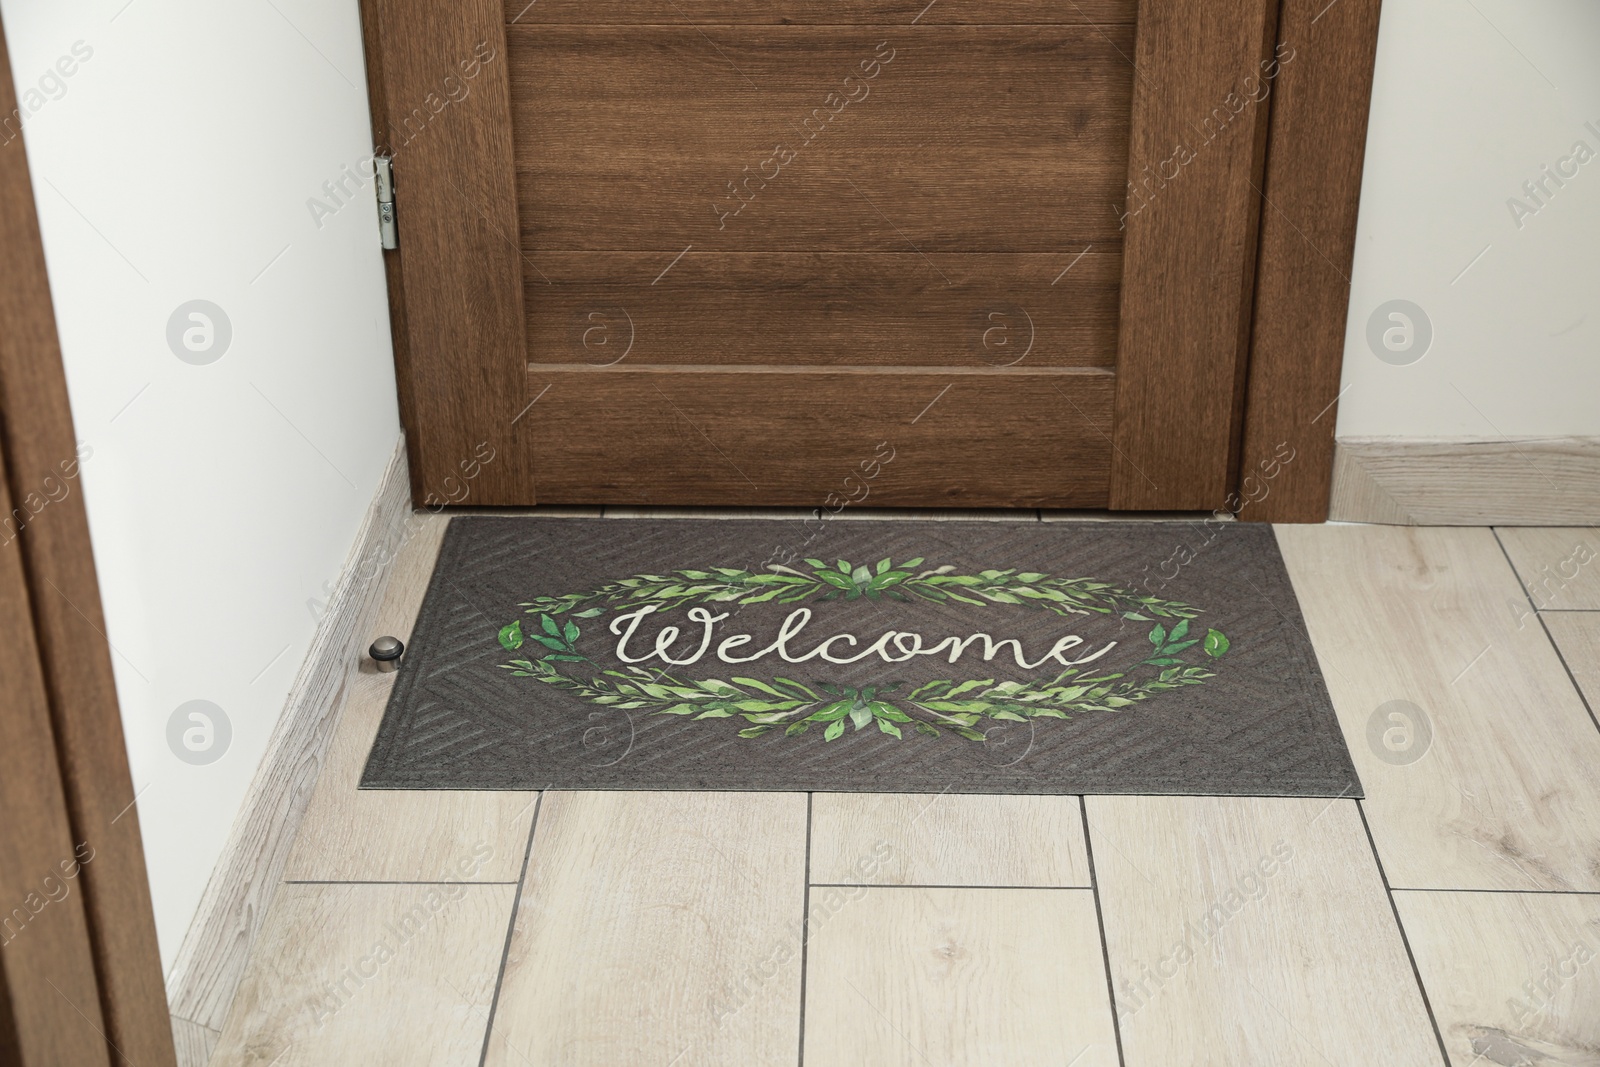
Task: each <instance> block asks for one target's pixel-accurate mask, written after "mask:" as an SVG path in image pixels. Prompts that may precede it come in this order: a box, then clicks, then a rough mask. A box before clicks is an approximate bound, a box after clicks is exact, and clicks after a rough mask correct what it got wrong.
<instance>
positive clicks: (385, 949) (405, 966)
mask: <svg viewBox="0 0 1600 1067" xmlns="http://www.w3.org/2000/svg"><path fill="white" fill-rule="evenodd" d="M515 898H516V889H515V887H514V886H505V885H452V886H419V885H407V886H400V885H381V886H379V885H286V886H281V887H280V888H279V890H278V892H277V894H276V895H275V896H274V897H273V900H272V906H271V909H270V911H269V914H268V916H267V920H266V923H265V925H264V926H263V929H262V933H261V937H260V938H259V939H258V940H257V942H256V946H255V950H254V952H253V953H252V954H251V958H250V965H249V969H248V970H247V971H246V972H245V977H244V981H243V982H242V983H241V984H240V986H239V996H238V998H237V999H236V1000H235V1001H234V1003H233V1010H232V1011H231V1012H229V1014H228V1021H227V1024H226V1025H225V1026H224V1027H223V1030H222V1039H221V1040H220V1042H218V1044H217V1049H216V1052H215V1054H214V1055H213V1056H212V1059H211V1067H267V1065H269V1064H270V1065H271V1067H345V1065H348V1064H355V1063H381V1064H384V1065H385V1067H404V1065H408V1064H415V1065H417V1067H475V1065H476V1064H477V1063H478V1057H479V1055H480V1053H481V1051H482V1047H483V1035H484V1031H485V1027H486V1026H487V1023H488V1016H489V1005H490V1000H491V998H492V997H493V995H494V984H495V976H496V974H497V973H498V972H499V968H500V958H501V954H502V951H503V949H504V945H505V931H506V925H507V924H508V923H509V922H510V919H511V908H512V905H513V903H514V901H515Z"/></svg>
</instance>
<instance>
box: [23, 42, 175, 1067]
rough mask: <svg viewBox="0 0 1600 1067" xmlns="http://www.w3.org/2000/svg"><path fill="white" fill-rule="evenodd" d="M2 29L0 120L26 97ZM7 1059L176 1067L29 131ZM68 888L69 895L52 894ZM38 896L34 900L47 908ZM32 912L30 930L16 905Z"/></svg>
mask: <svg viewBox="0 0 1600 1067" xmlns="http://www.w3.org/2000/svg"><path fill="white" fill-rule="evenodd" d="M13 85H14V83H13V82H12V77H11V69H10V59H9V57H8V55H7V53H6V48H5V32H4V28H3V26H0V114H6V115H11V114H14V113H15V109H16V103H17V102H16V98H15V93H14V88H13ZM0 407H3V408H4V411H5V418H4V419H0V508H3V515H4V518H5V522H4V523H0V541H3V544H0V659H3V660H4V665H3V666H0V677H4V678H5V679H6V680H7V682H8V683H10V686H9V690H8V692H7V701H6V708H5V712H4V715H3V716H0V736H3V737H4V738H5V743H4V744H0V752H4V754H5V759H6V766H5V770H4V773H3V774H0V811H4V812H5V818H4V819H3V820H0V892H3V894H4V895H3V896H0V912H3V914H0V928H3V932H0V937H3V938H4V939H5V941H6V944H5V945H4V947H0V1001H3V1002H4V1003H0V1061H4V1062H6V1063H20V1064H23V1065H25V1067H28V1065H34V1064H38V1065H44V1064H53V1063H73V1064H78V1063H81V1064H86V1065H87V1064H95V1063H107V1064H122V1063H126V1062H132V1063H137V1064H139V1065H140V1067H171V1065H172V1064H174V1063H175V1056H174V1050H173V1040H172V1024H171V1019H170V1016H169V1014H168V1010H167V1000H166V994H165V991H164V989H163V984H162V975H161V957H160V953H159V951H158V949H157V946H156V927H155V913H154V911H153V910H152V907H151V903H150V885H149V881H148V880H147V878H146V874H145V865H144V847H143V843H142V841H141V839H140V833H139V815H138V812H137V810H136V809H135V808H134V807H133V804H134V800H135V795H134V791H133V781H132V777H131V775H130V773H129V769H128V754H127V744H126V741H125V739H124V737H123V732H122V716H121V712H120V710H119V708H118V705H117V694H116V685H115V679H114V677H113V675H112V668H111V654H110V643H109V641H108V640H107V639H106V637H105V618H104V615H103V614H102V612H101V606H100V591H99V585H98V582H97V580H96V577H95V569H94V556H93V550H92V547H91V545H90V541H89V524H88V517H87V514H86V512H85V510H84V504H83V492H82V489H81V484H80V482H79V479H78V474H79V471H78V464H79V462H80V460H81V459H82V458H84V457H83V453H82V452H81V451H80V449H79V446H78V443H77V440H76V437H75V435H74V432H73V424H72V412H71V409H70V407H69V404H68V397H67V384H66V376H65V372H64V370H63V368H62V364H61V349H60V343H59V340H58V338H57V336H56V322H55V313H54V310H53V308H52V305H51V300H50V285H49V281H48V278H47V276H46V274H45V262H44V249H43V246H42V244H41V241H40V236H39V223H38V217H37V215H36V213H35V207H34V198H33V186H32V181H31V178H30V176H29V172H28V161H27V155H26V150H25V148H24V142H23V138H21V137H13V138H11V139H10V140H8V141H6V142H4V143H3V144H0ZM62 888H64V889H65V892H64V893H63V894H62V895H60V896H57V895H56V894H57V893H58V892H60V891H61V889H62ZM35 904H37V907H35ZM17 909H21V910H22V913H23V914H24V915H26V916H28V918H27V919H26V921H25V922H24V923H23V924H22V925H20V926H18V925H17V924H16V922H15V920H16V918H17V914H18V911H17Z"/></svg>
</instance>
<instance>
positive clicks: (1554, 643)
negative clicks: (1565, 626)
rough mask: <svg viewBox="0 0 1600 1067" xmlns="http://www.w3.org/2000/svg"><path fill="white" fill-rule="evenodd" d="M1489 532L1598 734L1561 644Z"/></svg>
mask: <svg viewBox="0 0 1600 1067" xmlns="http://www.w3.org/2000/svg"><path fill="white" fill-rule="evenodd" d="M1489 532H1490V533H1492V534H1494V543H1495V544H1497V545H1499V546H1500V554H1501V555H1502V556H1504V557H1505V558H1506V565H1507V566H1509V567H1510V568H1511V573H1512V575H1513V576H1515V577H1516V579H1517V586H1518V587H1519V588H1520V589H1521V590H1522V595H1523V596H1525V597H1527V599H1528V607H1530V608H1532V609H1533V616H1534V618H1536V619H1538V620H1539V629H1541V630H1543V631H1544V639H1545V640H1546V641H1549V642H1550V647H1551V648H1552V649H1554V650H1555V654H1556V659H1557V660H1558V661H1559V662H1560V663H1561V669H1562V670H1564V671H1566V672H1567V681H1568V682H1570V683H1572V688H1573V690H1574V691H1575V692H1576V693H1577V694H1578V699H1579V700H1581V701H1583V710H1584V711H1587V712H1588V713H1589V721H1590V722H1591V723H1593V724H1594V728H1595V730H1596V731H1597V732H1600V718H1597V717H1596V716H1595V713H1594V708H1592V707H1590V706H1589V698H1588V697H1587V696H1585V695H1584V692H1583V686H1581V685H1579V684H1578V677H1577V675H1575V674H1573V673H1572V665H1571V664H1570V663H1568V662H1567V656H1566V653H1564V652H1562V651H1561V643H1560V642H1559V641H1557V640H1556V635H1555V634H1553V633H1551V632H1550V627H1549V625H1548V624H1546V622H1545V621H1544V612H1543V611H1542V610H1540V608H1539V605H1537V604H1535V603H1534V602H1533V594H1532V593H1531V592H1530V591H1529V590H1528V583H1527V582H1524V581H1523V580H1522V574H1521V573H1520V572H1519V571H1518V570H1517V565H1516V563H1514V562H1513V561H1512V559H1511V552H1510V550H1508V549H1507V548H1506V543H1505V542H1504V541H1503V540H1501V539H1500V530H1499V528H1498V527H1490V528H1489Z"/></svg>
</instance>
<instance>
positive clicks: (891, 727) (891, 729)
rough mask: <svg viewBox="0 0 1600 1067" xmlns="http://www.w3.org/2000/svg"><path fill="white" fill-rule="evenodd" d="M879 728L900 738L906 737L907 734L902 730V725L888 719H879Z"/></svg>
mask: <svg viewBox="0 0 1600 1067" xmlns="http://www.w3.org/2000/svg"><path fill="white" fill-rule="evenodd" d="M878 729H880V730H882V731H883V732H884V733H886V734H888V735H890V736H891V737H899V738H904V737H905V735H904V734H902V733H901V732H900V727H898V726H896V725H895V724H894V723H892V722H890V721H889V720H887V719H879V720H878Z"/></svg>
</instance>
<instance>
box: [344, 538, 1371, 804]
mask: <svg viewBox="0 0 1600 1067" xmlns="http://www.w3.org/2000/svg"><path fill="white" fill-rule="evenodd" d="M361 784H362V786H363V787H365V788H380V789H525V790H534V789H552V788H553V789H719V790H751V789H772V790H805V791H813V790H820V791H862V792H931V793H939V792H945V791H949V792H955V793H1191V794H1248V795H1264V796H1360V795H1361V787H1360V782H1359V781H1358V779H1357V778H1356V773H1355V768H1354V766H1353V765H1352V764H1351V761H1350V755H1349V752H1348V751H1347V750H1346V749H1345V745H1344V739H1343V737H1342V735H1341V734H1340V731H1339V725H1338V722H1337V720H1336V719H1335V717H1334V712H1333V707H1332V705H1331V704H1330V702H1329V699H1328V693H1327V689H1326V687H1325V686H1324V684H1323V680H1322V675H1321V673H1320V672H1319V670H1318V667H1317V661H1316V657H1315V655H1314V653H1313V652H1312V648H1311V642H1310V639H1309V637H1308V636H1307V634H1306V628H1305V623H1304V621H1303V620H1302V618H1301V615H1300V606H1299V603H1298V602H1297V601H1296V599H1295V594H1294V589H1293V587H1292V586H1291V585H1290V583H1289V577H1288V574H1287V573H1286V571H1285V570H1284V566H1283V560H1282V557H1281V556H1280V555H1279V553H1278V546H1277V541H1276V539H1275V538H1274V537H1273V534H1272V530H1271V529H1270V528H1269V527H1267V526H1264V525H1257V524H1249V525H1246V524H1241V523H1221V522H1208V521H1198V520H1197V521H1194V522H1137V523H1135V522H1061V523H1044V522H982V521H979V522H935V521H899V522H894V521H876V520H843V519H833V520H828V521H811V522H802V521H798V520H791V521H771V520H756V521H745V520H732V519H726V520H716V519H713V520H687V519H678V520H672V519H662V520H637V519H550V518H537V517H521V518H515V517H512V518H490V517H468V518H457V519H455V520H453V521H452V522H451V524H450V528H449V530H448V531H447V533H446V535H445V539H444V544H443V547H442V550H441V552H440V555H439V561H438V564H437V567H436V568H435V570H434V573H433V579H432V581H431V582H430V584H429V586H428V592H427V596H426V598H425V599H424V601H423V604H422V609H421V614H420V616H419V617H418V619H417V624H416V627H415V630H414V631H413V634H412V637H411V640H410V644H409V646H408V648H407V651H406V654H405V658H404V660H403V666H402V667H401V669H400V671H399V673H398V675H397V676H396V684H395V687H394V691H393V693H392V694H391V696H390V699H389V704H388V708H387V709H386V711H385V713H384V717H383V723H382V725H381V726H380V728H379V730H378V736H377V740H376V741H375V742H374V745H373V749H372V753H371V755H370V756H369V758H368V760H367V766H366V770H365V772H364V774H363V776H362V782H361Z"/></svg>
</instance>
